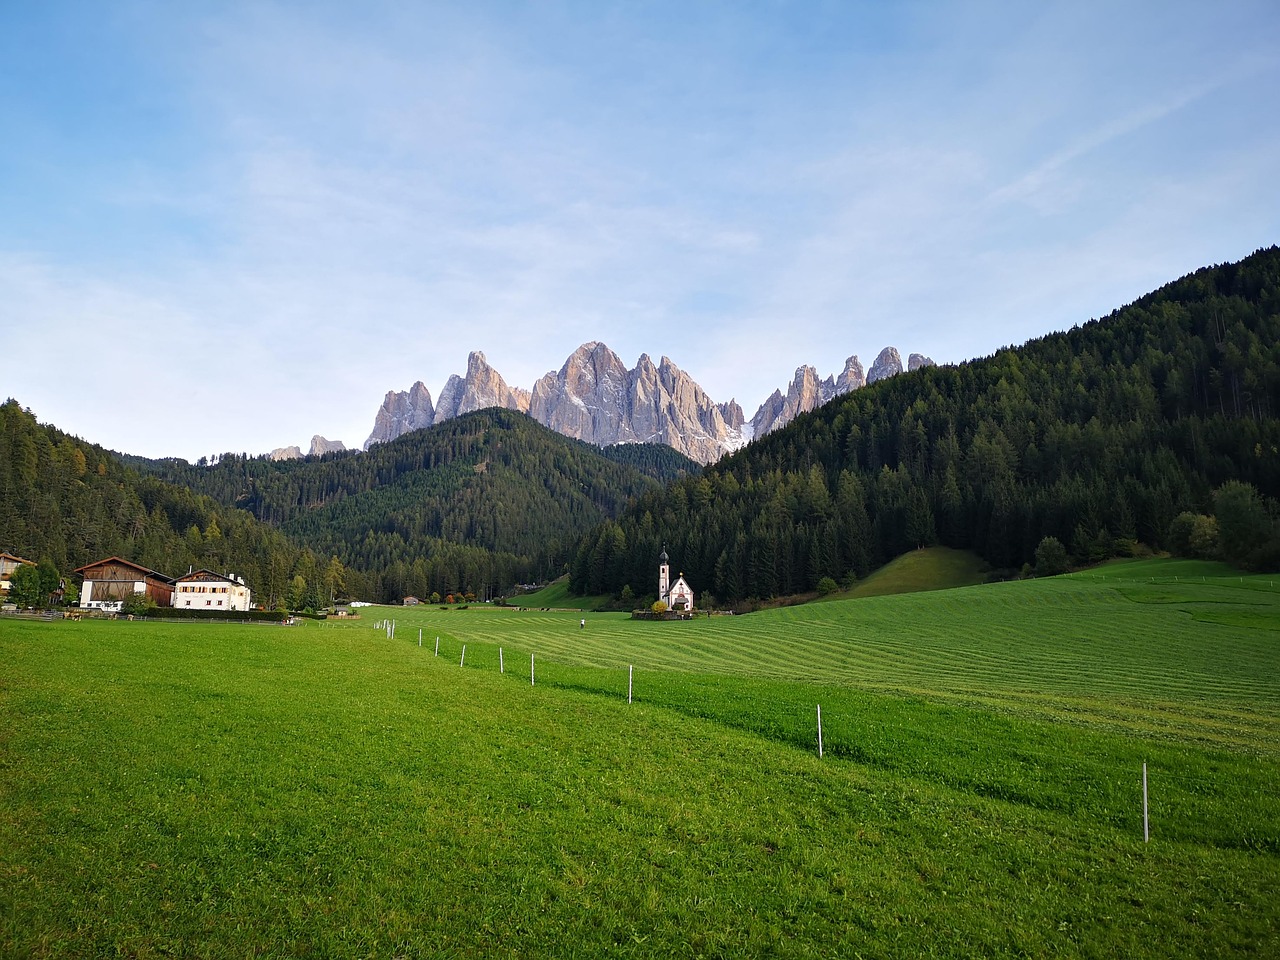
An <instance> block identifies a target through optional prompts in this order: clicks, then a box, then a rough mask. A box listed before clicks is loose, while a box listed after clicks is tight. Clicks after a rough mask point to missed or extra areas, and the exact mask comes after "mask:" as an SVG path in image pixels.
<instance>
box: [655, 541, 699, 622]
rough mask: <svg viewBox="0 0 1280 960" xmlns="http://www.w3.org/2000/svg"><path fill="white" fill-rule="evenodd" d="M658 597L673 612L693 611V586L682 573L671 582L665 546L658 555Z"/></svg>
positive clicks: (669, 564) (668, 559)
mask: <svg viewBox="0 0 1280 960" xmlns="http://www.w3.org/2000/svg"><path fill="white" fill-rule="evenodd" d="M658 599H659V600H661V601H662V602H663V603H665V604H666V605H667V609H668V610H671V611H672V612H674V613H692V612H693V588H692V587H691V586H689V584H688V582H686V580H685V578H684V574H683V573H682V574H680V576H678V577H676V580H675V583H672V582H671V563H670V558H669V557H668V556H667V549H666V547H663V548H662V554H661V555H660V556H659V557H658Z"/></svg>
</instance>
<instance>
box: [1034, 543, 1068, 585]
mask: <svg viewBox="0 0 1280 960" xmlns="http://www.w3.org/2000/svg"><path fill="white" fill-rule="evenodd" d="M1066 572H1067V548H1066V547H1064V546H1063V545H1062V541H1061V540H1059V539H1058V538H1057V537H1045V538H1044V539H1043V540H1041V541H1040V545H1039V546H1037V547H1036V576H1038V577H1056V576H1057V575H1058V574H1060V573H1066Z"/></svg>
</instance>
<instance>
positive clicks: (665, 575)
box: [658, 545, 671, 603]
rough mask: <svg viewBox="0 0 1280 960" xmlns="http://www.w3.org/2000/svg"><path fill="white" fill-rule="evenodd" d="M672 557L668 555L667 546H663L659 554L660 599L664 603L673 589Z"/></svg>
mask: <svg viewBox="0 0 1280 960" xmlns="http://www.w3.org/2000/svg"><path fill="white" fill-rule="evenodd" d="M669 563H670V558H669V557H668V556H667V548H666V546H665V545H663V547H662V553H661V554H659V555H658V599H659V600H661V601H662V602H663V603H666V602H667V594H668V593H669V592H670V591H671V567H670V565H669Z"/></svg>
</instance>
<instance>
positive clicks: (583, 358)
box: [529, 341, 636, 446]
mask: <svg viewBox="0 0 1280 960" xmlns="http://www.w3.org/2000/svg"><path fill="white" fill-rule="evenodd" d="M630 388H631V372H630V371H629V370H627V368H626V366H625V365H624V364H623V362H622V361H621V360H620V359H619V358H618V355H617V354H616V353H614V352H613V351H612V350H610V349H609V348H608V347H607V346H605V345H604V344H603V343H596V342H594V341H593V342H591V343H584V344H583V345H582V346H580V347H579V348H578V349H577V350H575V351H574V352H573V353H572V354H571V355H570V356H569V359H568V360H566V361H565V362H564V366H562V367H561V368H560V372H559V373H555V372H551V373H547V374H545V375H544V376H543V377H541V378H540V379H539V380H538V382H537V383H535V384H534V385H533V392H532V395H531V396H530V399H529V416H531V417H533V419H535V420H537V421H538V422H539V423H541V424H543V425H544V426H547V427H550V428H551V429H552V430H554V431H556V432H557V433H563V434H564V435H565V436H567V437H575V438H576V439H578V440H587V441H589V442H590V443H596V444H600V445H601V446H603V445H606V444H611V443H624V442H628V441H634V440H635V439H636V438H635V432H634V430H633V429H632V426H631V417H630V415H629V411H628V395H629V393H630Z"/></svg>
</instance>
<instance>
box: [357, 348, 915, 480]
mask: <svg viewBox="0 0 1280 960" xmlns="http://www.w3.org/2000/svg"><path fill="white" fill-rule="evenodd" d="M916 358H919V359H920V361H921V363H922V364H925V363H932V361H930V360H928V359H927V358H924V357H921V356H920V355H919V354H912V363H915V362H916ZM912 369H915V367H912ZM901 370H902V360H901V357H900V356H899V354H898V351H897V350H896V349H894V348H893V347H887V348H885V350H883V351H881V354H880V356H879V357H878V358H877V360H876V365H875V366H873V368H872V375H871V376H866V375H864V373H863V367H862V363H861V361H860V360H859V359H858V358H857V356H852V357H850V358H849V359H848V360H846V361H845V365H844V369H843V370H842V371H841V372H840V374H839V375H835V374H833V375H831V376H828V377H827V378H826V379H825V380H820V379H819V377H818V373H817V370H816V369H815V368H814V367H811V366H803V367H800V368H799V369H798V370H796V373H795V377H794V378H793V380H792V382H791V384H790V385H789V386H788V387H787V391H786V393H785V394H784V393H783V392H782V391H781V390H775V391H774V393H773V394H772V395H771V396H770V397H769V398H768V399H767V400H765V402H764V403H763V404H761V406H760V408H759V409H758V410H757V411H756V413H755V415H754V416H753V417H752V418H751V419H750V420H749V421H748V420H747V418H746V415H745V414H744V413H743V410H742V407H741V406H739V405H738V403H737V401H736V400H729V401H727V402H725V403H716V402H715V401H714V400H712V399H711V397H709V396H708V395H707V392H706V391H705V390H703V389H702V387H701V386H699V385H698V383H697V382H695V381H694V380H693V378H692V377H690V376H689V375H688V374H687V373H685V372H684V371H683V370H681V369H680V368H679V367H678V366H676V365H675V363H674V362H672V360H671V359H670V358H669V357H663V358H662V359H661V361H660V362H659V363H657V364H655V363H654V362H653V360H652V359H651V358H650V357H649V355H648V354H642V355H641V357H640V359H639V360H638V361H637V362H636V365H635V367H634V368H632V369H628V368H627V366H626V364H625V363H623V361H622V360H621V358H619V356H618V355H617V354H616V353H614V352H613V350H611V349H610V348H609V347H608V346H607V345H606V344H603V343H600V342H598V341H591V342H590V343H584V344H583V345H582V346H580V347H579V348H578V349H577V350H575V351H574V352H573V353H572V354H571V355H570V356H569V358H568V359H567V360H565V362H564V365H563V366H561V368H560V369H559V371H554V370H553V371H550V372H548V373H547V374H545V375H544V376H542V377H541V378H539V379H538V381H537V382H536V383H535V384H534V385H533V389H532V390H531V391H525V390H522V389H520V388H512V387H510V386H508V385H507V383H506V381H505V380H503V379H502V377H501V376H500V375H499V374H498V372H497V371H496V370H494V369H493V368H492V367H491V366H489V364H488V363H487V362H486V360H485V357H484V354H483V353H480V352H478V351H477V352H473V353H472V354H471V355H470V356H469V357H468V359H467V372H466V375H465V376H457V375H454V376H451V377H450V378H449V379H448V381H447V382H446V383H445V385H444V389H443V390H441V391H440V397H439V400H438V401H437V402H436V404H435V405H434V406H433V405H432V403H431V394H430V391H428V390H427V388H426V387H424V386H423V385H422V384H421V383H420V382H419V383H416V384H414V386H413V388H412V389H411V390H409V391H407V392H396V391H394V390H393V391H390V392H388V393H387V395H386V399H385V400H384V401H383V404H382V407H381V408H380V409H379V410H378V413H377V415H376V417H375V420H374V426H373V432H372V433H370V434H369V439H368V440H366V441H365V444H364V447H365V449H366V450H368V449H369V448H370V447H371V446H372V445H373V444H375V443H384V442H386V441H388V440H393V439H395V438H396V437H399V436H402V435H403V434H405V433H408V432H409V431H411V430H417V429H421V428H423V427H428V426H436V425H439V424H441V423H444V422H446V421H448V420H452V419H454V418H455V417H457V416H459V415H461V414H463V413H468V412H471V411H473V410H481V409H484V408H486V407H505V408H506V409H509V410H519V411H521V412H524V413H528V414H529V416H531V417H532V418H533V419H534V420H536V421H538V422H539V423H541V424H543V425H544V426H547V427H550V428H551V429H552V430H555V431H556V432H557V433H561V434H563V435H565V436H567V437H573V438H574V439H577V440H584V441H586V442H588V443H593V444H596V445H597V446H602V447H604V446H611V445H613V444H620V443H662V444H666V445H667V446H669V447H672V448H673V449H675V450H677V451H679V452H680V453H683V454H684V455H685V456H687V457H690V458H691V459H693V460H696V461H698V462H699V463H712V462H714V461H716V460H718V459H720V457H722V456H723V455H724V454H726V453H729V452H732V451H733V450H737V449H738V448H739V447H741V446H743V445H744V444H745V443H746V442H747V441H748V440H749V439H751V438H752V437H760V436H764V435H765V434H766V433H769V432H770V431H772V430H776V429H778V428H779V427H781V426H784V425H785V424H787V423H790V422H791V420H792V419H794V418H795V417H796V416H797V415H798V414H800V413H804V412H806V411H808V410H813V409H814V408H816V407H819V406H821V405H822V404H824V403H827V402H828V401H830V400H832V399H834V398H835V397H838V396H840V395H842V394H845V393H848V392H849V391H850V390H856V389H858V388H859V387H862V386H864V385H865V384H866V383H867V382H869V381H871V380H873V379H882V378H883V377H886V376H891V375H892V374H894V373H899V372H901Z"/></svg>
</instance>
